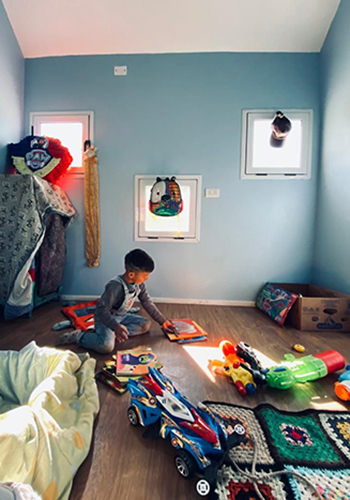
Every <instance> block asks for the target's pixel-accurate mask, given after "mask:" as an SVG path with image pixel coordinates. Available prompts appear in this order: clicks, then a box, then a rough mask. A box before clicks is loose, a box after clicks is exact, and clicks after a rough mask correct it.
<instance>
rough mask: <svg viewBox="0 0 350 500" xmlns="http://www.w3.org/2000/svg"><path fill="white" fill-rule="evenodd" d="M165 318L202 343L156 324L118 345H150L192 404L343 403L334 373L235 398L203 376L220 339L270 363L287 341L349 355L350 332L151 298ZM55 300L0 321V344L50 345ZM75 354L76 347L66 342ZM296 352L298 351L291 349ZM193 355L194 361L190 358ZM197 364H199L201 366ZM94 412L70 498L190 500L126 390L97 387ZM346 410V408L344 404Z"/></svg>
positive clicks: (165, 449) (295, 406)
mask: <svg viewBox="0 0 350 500" xmlns="http://www.w3.org/2000/svg"><path fill="white" fill-rule="evenodd" d="M159 308H160V309H161V311H162V312H163V313H164V314H165V316H166V317H168V318H192V319H194V320H195V321H197V322H198V323H199V324H200V325H201V326H202V327H203V328H205V329H206V330H207V331H208V332H209V340H208V342H201V343H198V344H187V346H186V347H183V346H180V345H176V344H174V343H170V342H169V341H168V339H167V338H166V337H165V336H164V334H163V333H162V332H161V330H160V328H159V327H158V325H156V324H153V326H152V329H151V332H150V333H148V334H146V335H143V336H140V337H138V338H134V339H132V340H129V341H127V342H125V343H124V344H123V345H122V347H120V348H122V349H128V348H131V347H135V346H139V345H147V346H151V347H152V348H153V350H154V352H155V353H156V354H157V355H158V357H159V359H160V360H161V361H162V362H163V365H164V368H163V373H164V374H165V375H167V376H169V377H170V378H171V379H172V380H173V382H174V383H175V384H176V385H177V387H178V388H179V389H180V391H181V392H182V393H183V394H184V395H186V396H187V398H188V399H189V400H190V401H191V402H192V403H194V404H197V403H198V402H199V401H204V400H212V401H222V402H228V403H233V404H240V405H246V406H250V407H254V406H256V405H257V404H259V403H263V402H269V403H271V404H273V405H275V406H277V407H278V408H281V409H288V410H292V411H296V410H301V409H304V408H329V407H332V405H334V408H338V409H344V407H342V406H341V405H340V404H339V403H336V398H335V397H334V392H333V385H334V381H335V380H336V379H337V375H336V374H332V375H329V376H328V377H327V378H325V379H323V380H321V381H317V382H312V383H308V384H304V385H299V386H297V387H296V388H293V389H290V390H288V391H278V390H273V389H269V388H265V389H260V390H259V391H258V392H257V394H256V395H255V396H248V397H246V398H242V397H241V396H240V395H239V394H238V393H237V391H236V389H235V387H234V386H232V384H231V383H230V380H229V379H228V378H226V377H224V376H222V377H220V376H217V377H215V378H213V379H211V378H210V377H209V376H208V374H207V373H206V371H205V369H206V365H207V360H208V359H210V358H212V357H213V355H214V354H215V353H214V354H213V352H212V350H211V349H210V348H212V347H216V346H218V344H219V341H220V340H222V339H224V338H227V339H230V340H232V341H233V342H234V343H238V342H239V341H245V342H248V343H249V344H250V345H251V346H252V347H254V348H255V349H257V350H258V351H260V352H261V353H262V354H263V355H265V356H267V357H268V358H270V359H271V360H272V361H275V362H278V361H280V360H281V359H282V357H283V354H284V353H286V352H292V351H291V346H292V344H294V343H302V344H304V345H305V347H306V354H313V353H317V352H322V351H325V350H328V349H336V350H338V351H339V352H341V353H342V354H343V355H344V356H345V357H347V361H348V362H349V361H350V341H349V339H350V334H346V333H338V332H337V333H327V332H315V333H313V332H299V331H297V330H294V329H292V328H288V327H287V328H284V329H282V328H280V327H279V326H278V325H277V324H275V323H274V322H273V321H271V320H270V319H269V318H268V317H267V316H265V315H264V314H263V313H261V312H260V311H258V310H257V309H254V308H239V307H219V306H204V305H203V306H199V305H174V304H171V305H169V304H163V305H162V304H159ZM60 311H61V306H60V304H59V303H57V302H56V303H51V304H46V305H43V306H41V307H39V308H38V309H36V310H35V311H34V313H33V316H32V317H31V318H30V319H28V318H22V319H18V320H15V321H12V322H6V323H5V322H3V321H2V320H0V349H16V350H17V349H20V348H22V347H23V346H25V345H26V344H27V343H28V342H30V341H31V340H35V341H36V343H37V344H38V345H39V346H45V345H48V346H52V345H53V344H54V340H55V338H56V336H57V335H58V333H57V332H54V331H52V326H53V325H54V323H56V322H58V321H62V320H63V319H65V318H64V317H63V315H62V313H61V312H60ZM70 348H71V349H72V350H74V351H75V352H83V350H82V349H81V348H79V347H77V346H70ZM91 355H92V356H93V357H94V358H95V359H96V360H97V370H98V369H99V368H100V367H101V366H102V365H103V362H104V361H105V360H107V359H109V357H110V356H108V355H99V354H95V353H91ZM296 356H298V354H296ZM196 360H197V361H196ZM201 363H202V366H201ZM99 393H100V403H101V410H100V413H99V416H98V418H97V419H96V423H95V430H94V436H93V442H92V446H91V450H90V453H89V455H88V457H87V459H86V460H85V462H84V463H83V465H82V466H81V467H80V469H79V471H78V473H77V474H76V476H75V480H74V485H73V489H72V493H71V496H70V499H71V500H78V499H84V500H102V499H103V500H104V499H113V500H114V499H118V500H135V499H136V498H137V499H138V500H192V499H194V498H200V497H198V496H197V494H196V493H195V488H194V481H193V480H192V481H191V480H190V481H186V480H184V479H182V478H181V477H180V476H179V474H178V473H177V471H176V470H175V467H174V464H173V458H174V450H173V448H172V447H171V446H170V444H169V443H168V442H166V441H164V440H162V439H161V438H152V439H151V438H147V439H145V438H143V437H142V432H143V429H142V428H134V427H132V426H131V425H130V424H129V423H128V420H127V415H126V411H127V408H128V406H129V401H130V396H129V394H128V393H125V394H124V395H121V396H120V395H118V394H116V393H114V392H112V391H111V390H110V389H108V388H106V387H105V386H103V385H99ZM348 408H349V406H348Z"/></svg>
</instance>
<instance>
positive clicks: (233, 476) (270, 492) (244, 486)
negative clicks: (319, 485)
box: [216, 466, 288, 500]
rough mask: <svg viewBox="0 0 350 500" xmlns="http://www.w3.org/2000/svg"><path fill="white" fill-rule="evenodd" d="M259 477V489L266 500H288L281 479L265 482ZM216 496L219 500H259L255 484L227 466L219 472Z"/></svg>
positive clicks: (273, 478)
mask: <svg viewBox="0 0 350 500" xmlns="http://www.w3.org/2000/svg"><path fill="white" fill-rule="evenodd" d="M244 471H247V469H244ZM267 472H271V471H267ZM257 476H258V477H259V476H260V477H261V479H260V480H259V483H258V485H257V487H258V489H259V492H260V493H261V494H262V495H263V498H264V499H265V500H287V498H288V496H287V492H286V491H285V484H284V482H283V481H282V480H281V479H280V478H278V477H272V478H270V479H268V480H265V479H264V478H263V477H262V474H261V473H259V472H258V473H257ZM216 494H217V495H218V497H219V499H225V500H259V497H258V495H257V492H256V491H255V489H254V485H253V483H252V482H250V481H249V480H248V479H247V478H246V477H245V476H244V474H242V473H240V472H237V471H233V470H232V469H231V467H226V466H223V467H222V469H221V471H220V472H219V477H218V481H217V489H216Z"/></svg>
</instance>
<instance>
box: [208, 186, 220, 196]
mask: <svg viewBox="0 0 350 500" xmlns="http://www.w3.org/2000/svg"><path fill="white" fill-rule="evenodd" d="M205 197H206V198H220V189H219V188H206V189H205Z"/></svg>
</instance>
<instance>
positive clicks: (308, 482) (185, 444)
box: [55, 301, 350, 500]
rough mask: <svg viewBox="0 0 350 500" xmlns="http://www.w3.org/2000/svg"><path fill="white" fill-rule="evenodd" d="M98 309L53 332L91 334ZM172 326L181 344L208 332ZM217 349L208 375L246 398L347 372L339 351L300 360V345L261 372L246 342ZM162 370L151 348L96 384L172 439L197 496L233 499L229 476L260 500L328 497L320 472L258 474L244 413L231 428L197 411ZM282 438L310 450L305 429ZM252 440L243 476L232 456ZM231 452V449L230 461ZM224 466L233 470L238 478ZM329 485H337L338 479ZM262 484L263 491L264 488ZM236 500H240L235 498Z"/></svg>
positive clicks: (78, 311)
mask: <svg viewBox="0 0 350 500" xmlns="http://www.w3.org/2000/svg"><path fill="white" fill-rule="evenodd" d="M95 306H96V301H93V302H90V303H86V304H80V305H78V306H69V307H67V308H65V309H64V314H65V315H66V316H67V317H69V318H70V319H69V324H68V323H67V322H61V324H57V325H55V328H56V329H59V328H60V327H67V326H73V327H79V328H80V329H81V330H84V331H86V330H88V329H91V328H92V327H93V313H94V309H95ZM171 323H172V325H173V326H174V327H175V330H174V331H172V332H169V331H165V330H163V331H164V333H165V334H166V336H167V337H168V339H169V340H170V341H171V342H174V343H178V344H181V343H182V342H198V341H202V340H207V338H208V333H207V332H206V331H205V330H204V329H203V328H202V327H201V326H199V325H198V323H196V322H195V321H193V320H191V319H188V318H186V319H173V320H171ZM219 347H220V350H221V353H222V359H217V360H212V361H211V362H210V368H211V369H212V371H213V372H214V373H216V374H223V375H225V376H226V377H227V378H228V379H230V380H231V381H232V382H231V383H232V384H233V386H234V387H235V388H236V390H237V391H238V393H239V394H240V395H241V396H247V395H251V394H254V393H256V392H257V391H259V390H263V387H264V386H268V387H271V388H275V389H279V390H288V389H290V388H292V387H293V386H294V385H295V384H299V383H305V382H309V381H314V380H318V379H320V378H323V377H326V376H327V375H329V374H331V373H333V372H336V371H338V370H342V369H343V368H344V367H345V360H344V357H343V356H342V355H341V354H340V353H339V352H337V351H334V350H329V351H326V352H321V353H317V354H308V355H304V356H301V355H300V354H301V353H303V352H304V351H305V348H304V346H302V345H300V344H294V345H293V346H292V349H293V350H294V351H296V353H297V355H296V356H294V355H293V354H291V353H288V354H286V355H285V356H284V359H283V360H282V361H281V362H280V363H279V364H276V366H272V367H269V368H264V366H263V365H262V363H261V362H260V361H259V358H258V356H257V355H256V353H255V351H254V349H253V348H252V347H251V346H250V345H249V344H247V343H245V342H239V343H238V344H237V345H234V344H233V343H232V342H230V341H228V340H224V341H222V342H221V343H220V346H219ZM161 368H162V363H161V361H160V360H158V358H157V356H156V354H155V353H154V352H153V351H152V349H151V348H149V347H143V348H140V347H139V348H135V349H129V350H125V351H118V352H117V354H116V355H115V356H113V359H111V360H109V361H106V362H105V365H104V367H103V368H102V370H101V371H100V372H99V373H98V374H97V375H96V379H97V380H99V381H101V382H103V383H104V384H106V385H107V386H108V387H110V388H112V389H113V390H114V391H116V392H117V393H120V394H123V393H125V392H126V391H127V390H129V392H130V394H131V402H130V407H129V410H128V419H129V421H130V423H131V424H133V425H137V424H140V425H141V426H143V427H147V431H145V433H146V435H147V434H150V435H151V434H152V432H153V433H154V432H155V431H156V433H157V434H159V435H160V436H161V437H163V438H169V439H170V442H171V444H172V446H173V447H174V448H176V450H177V453H176V456H175V466H176V468H177V470H178V472H179V473H180V475H181V476H182V477H184V478H188V477H191V476H192V475H193V474H196V475H197V476H198V480H197V482H196V489H197V493H198V494H199V495H202V496H206V495H208V494H209V493H210V492H211V493H213V492H214V491H216V494H218V496H219V498H220V499H221V498H222V499H226V498H231V497H230V496H227V497H226V496H225V494H224V493H223V492H222V487H223V486H222V485H223V484H224V483H225V481H226V479H222V478H225V477H227V474H228V475H229V476H230V477H231V475H232V474H233V476H232V477H233V478H234V479H229V484H230V488H231V487H233V488H234V489H235V488H240V487H241V486H238V485H242V484H249V485H250V486H249V488H251V491H252V492H254V494H255V496H254V497H253V496H252V498H263V499H273V498H276V500H277V499H279V498H281V499H282V498H285V499H293V500H294V498H295V499H296V498H299V497H297V496H296V497H293V496H291V495H290V494H289V493H288V492H289V491H290V487H289V486H286V485H288V484H292V483H293V484H295V485H298V487H300V488H301V489H302V490H303V491H308V492H309V493H310V491H311V492H312V491H313V494H314V496H315V498H327V497H324V496H323V497H322V496H321V493H322V492H321V489H320V488H318V489H315V487H314V485H313V474H315V473H316V472H315V471H316V469H313V471H312V473H310V474H309V472H308V473H306V472H305V471H304V469H303V470H302V469H301V468H298V467H291V468H288V467H287V466H286V467H281V468H278V467H277V465H278V463H277V462H276V464H275V466H274V467H272V468H271V469H269V471H267V470H263V469H260V470H259V471H258V470H257V469H256V468H255V467H256V464H258V465H259V456H260V453H261V450H260V446H261V442H259V441H258V442H257V443H255V442H254V438H253V437H252V436H250V435H249V433H248V423H247V420H246V418H245V414H244V412H243V410H240V411H241V414H240V415H238V414H237V415H236V417H237V418H235V419H234V420H232V418H230V419H229V420H228V421H226V420H225V418H223V416H222V415H221V414H220V411H219V412H216V411H212V410H211V409H209V408H208V407H207V406H205V405H202V404H199V405H198V406H197V407H195V406H193V405H192V404H191V403H190V402H189V401H188V400H187V399H186V398H185V397H183V396H182V395H181V393H180V392H179V391H178V389H177V388H176V387H175V385H174V384H173V383H172V381H171V380H170V379H169V378H167V377H166V376H165V375H164V374H162V373H161V372H160V371H159V370H160V369H161ZM349 373H350V369H349V367H348V369H347V371H346V372H344V374H342V375H341V376H340V377H339V380H338V382H337V383H336V384H335V393H336V395H337V396H338V397H339V398H340V399H342V400H344V401H346V400H349V399H350V375H349ZM345 425H347V424H345ZM283 435H284V438H285V439H286V440H287V441H289V442H290V443H292V445H293V446H296V445H299V444H300V443H303V446H304V447H305V446H309V444H308V443H309V441H308V437H307V434H306V433H305V430H304V428H302V427H301V426H294V427H293V426H292V425H289V424H288V423H287V424H285V427H284V431H283ZM248 436H250V438H251V439H253V441H252V443H253V444H252V445H251V449H252V450H255V451H254V453H253V455H252V457H251V458H252V461H253V465H252V466H251V469H249V468H247V467H245V469H242V468H241V466H240V465H238V464H239V460H238V461H235V458H233V459H232V457H236V455H237V456H239V455H240V453H241V451H240V450H241V445H242V443H245V442H246V440H247V439H248ZM233 447H234V450H233V451H232V452H231V454H230V450H231V449H232V448H233ZM250 463H251V462H250ZM225 464H226V465H225ZM227 464H230V465H231V466H232V465H233V467H234V470H235V472H234V473H233V472H232V469H231V468H228V467H227ZM279 465H281V464H279ZM225 467H226V468H225ZM277 469H278V470H277ZM227 471H231V472H227ZM225 474H226V475H225ZM341 474H343V472H341ZM285 475H288V479H284V476H285ZM258 478H259V479H258ZM217 479H218V482H217ZM332 480H334V481H336V480H335V478H333V479H332ZM232 481H233V482H232ZM265 483H266V484H265ZM225 484H226V483H225ZM262 484H263V485H264V486H261V485H262ZM232 485H235V486H232ZM271 485H277V486H271ZM281 485H282V486H281ZM273 487H276V488H277V489H276V491H279V490H278V488H280V491H281V492H282V490H283V495H284V496H281V497H279V496H278V494H281V495H282V493H278V494H277V496H276V497H274V496H273V495H272V496H271V491H273ZM249 488H248V490H249ZM269 488H270V489H269ZM271 488H272V489H271ZM281 488H282V489H281ZM283 488H284V489H283ZM288 488H289V489H288ZM295 488H297V487H296V486H295ZM248 490H247V491H248ZM284 490H286V491H287V493H285V491H284ZM235 491H236V490H235ZM237 491H238V490H237ZM249 491H250V490H249ZM269 492H270V493H269ZM320 492H321V493H320ZM213 494H214V493H213ZM269 495H270V496H269ZM288 495H289V496H288ZM232 498H235V499H236V498H237V499H238V498H241V497H240V496H232ZM242 498H244V497H242ZM344 498H345V497H344Z"/></svg>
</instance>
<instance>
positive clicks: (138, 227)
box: [135, 175, 202, 242]
mask: <svg viewBox="0 0 350 500" xmlns="http://www.w3.org/2000/svg"><path fill="white" fill-rule="evenodd" d="M157 177H158V176H157V175H136V176H135V241H186V242H198V241H199V222H200V194H201V184H202V177H201V176H200V175H175V177H176V181H177V182H178V184H179V186H180V189H181V196H182V199H183V210H182V212H181V213H180V214H178V215H175V216H172V217H162V216H157V215H154V214H153V213H151V211H150V210H149V199H150V193H151V188H152V186H153V184H154V183H155V181H156V178H157ZM159 177H161V178H163V179H164V178H165V177H169V178H171V177H172V176H171V175H168V176H165V175H159Z"/></svg>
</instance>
